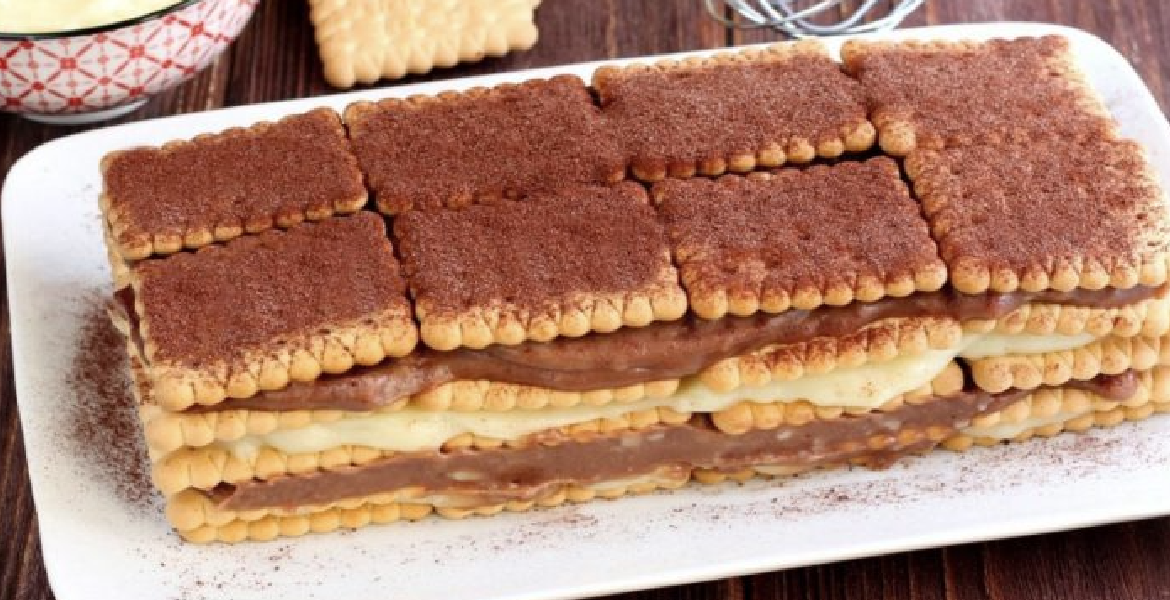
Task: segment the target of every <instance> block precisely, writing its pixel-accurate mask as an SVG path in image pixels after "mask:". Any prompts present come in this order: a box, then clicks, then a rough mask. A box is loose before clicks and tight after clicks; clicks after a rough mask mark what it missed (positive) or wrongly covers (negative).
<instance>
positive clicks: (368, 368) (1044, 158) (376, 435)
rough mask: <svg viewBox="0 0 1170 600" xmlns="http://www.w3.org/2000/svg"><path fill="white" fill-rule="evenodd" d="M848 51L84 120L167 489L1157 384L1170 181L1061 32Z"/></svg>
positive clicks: (631, 461)
mask: <svg viewBox="0 0 1170 600" xmlns="http://www.w3.org/2000/svg"><path fill="white" fill-rule="evenodd" d="M842 55H843V58H844V64H843V65H838V64H837V63H835V62H834V61H833V60H832V59H831V58H830V57H829V55H828V54H827V52H826V51H825V49H824V48H823V47H821V46H820V45H819V44H817V43H814V42H797V43H794V44H781V45H776V46H771V47H768V48H766V49H749V50H745V51H742V52H737V53H729V54H722V55H717V56H715V57H712V58H707V59H694V60H684V61H677V62H674V61H670V62H660V63H655V64H652V65H639V66H632V67H623V68H603V69H600V70H598V71H597V73H596V74H595V76H594V81H593V88H594V91H595V92H596V100H594V95H593V94H591V93H590V90H589V89H588V88H587V87H586V86H585V84H584V83H583V82H581V81H580V80H579V79H577V78H575V77H572V76H559V77H554V78H552V79H550V80H534V81H528V82H524V83H520V84H505V85H501V86H498V87H495V88H491V89H482V88H476V89H472V90H467V91H464V92H448V93H443V94H440V95H438V96H435V97H414V98H409V99H405V100H399V99H387V100H382V101H380V102H377V103H358V104H354V105H351V106H350V107H349V108H348V109H347V110H346V111H345V113H344V116H343V117H340V118H339V116H338V115H337V114H336V113H333V112H332V111H330V110H328V109H319V110H317V111H313V112H311V113H306V114H305V115H298V116H293V117H289V118H286V119H284V120H282V121H279V122H277V123H271V124H261V125H257V126H254V127H252V128H249V129H246V130H238V129H237V130H229V131H228V132H224V133H222V134H216V135H211V136H201V137H199V138H195V139H194V140H192V141H190V142H176V143H172V144H168V145H167V146H164V147H162V148H159V149H149V148H145V149H132V150H126V151H119V152H117V153H114V154H111V155H110V156H109V157H107V159H106V160H105V161H104V162H103V173H104V175H105V189H104V192H103V198H102V208H103V213H104V215H105V220H106V224H107V244H108V249H109V255H110V258H111V262H112V264H113V266H114V271H115V273H116V277H115V279H116V283H117V284H118V288H119V291H118V292H117V293H116V294H115V302H113V303H112V310H111V313H112V315H113V318H114V320H115V322H116V323H117V324H118V326H119V328H120V330H121V331H123V333H125V334H126V337H127V340H128V345H127V347H128V351H129V353H130V355H131V362H132V367H133V371H134V373H133V374H134V377H135V381H136V383H137V390H138V396H139V403H140V406H139V412H140V415H141V417H142V420H143V424H144V432H145V437H146V440H147V442H148V447H149V449H150V454H151V461H152V465H153V479H154V482H155V484H156V485H157V486H158V488H159V489H160V490H161V491H162V493H163V494H164V495H165V496H166V498H167V517H168V520H169V521H170V522H171V524H172V525H173V526H174V527H175V528H176V530H178V532H179V533H180V534H181V535H182V536H183V537H184V538H185V539H188V540H191V541H197V542H209V541H226V542H233V541H240V540H244V539H256V540H262V539H271V538H273V537H276V536H295V535H301V534H304V533H308V532H324V531H330V530H334V529H337V528H341V527H360V526H363V525H365V524H367V523H371V522H374V523H383V522H389V521H395V520H400V519H418V518H422V517H424V516H426V515H428V514H431V513H432V512H437V513H438V514H440V515H443V516H447V517H456V518H458V517H464V516H468V515H490V514H495V513H498V512H501V511H504V510H508V511H523V510H528V509H531V508H533V507H542V506H554V505H558V504H561V503H564V502H566V501H572V502H578V501H584V500H589V499H592V498H595V497H599V496H600V497H617V496H621V495H625V494H629V493H642V492H648V491H652V490H655V489H661V488H675V487H679V486H681V485H684V484H685V483H687V482H688V481H690V480H692V479H694V480H697V481H699V482H703V483H715V482H719V481H723V480H726V479H729V478H730V479H735V480H742V479H746V478H749V477H753V476H775V475H787V474H793V473H799V472H803V471H808V470H811V469H816V468H825V467H833V466H840V465H848V464H857V465H865V466H872V467H883V466H886V465H889V464H891V463H892V462H893V461H895V460H897V459H899V458H901V457H903V456H906V455H909V454H915V453H920V452H923V451H927V450H930V449H932V448H935V447H938V446H944V447H948V448H952V449H965V448H967V447H970V446H971V445H974V444H993V443H998V442H1000V441H1002V440H1013V439H1025V438H1028V437H1031V436H1033V435H1054V434H1056V433H1059V432H1061V431H1064V430H1083V429H1086V428H1088V427H1092V426H1095V425H1112V424H1116V423H1118V422H1121V421H1123V420H1136V419H1141V418H1145V417H1147V416H1149V415H1151V414H1153V413H1155V412H1158V411H1167V410H1170V394H1168V393H1167V390H1166V382H1167V375H1170V370H1168V369H1167V365H1170V344H1167V341H1168V340H1167V337H1166V336H1167V334H1168V333H1170V332H1168V329H1170V308H1168V304H1167V303H1168V302H1170V300H1167V299H1166V278H1167V264H1168V262H1167V261H1168V257H1170V253H1168V251H1167V244H1168V243H1170V235H1168V234H1170V231H1168V228H1170V214H1168V212H1167V208H1166V204H1165V200H1164V196H1163V192H1162V190H1161V188H1160V187H1159V185H1158V183H1157V181H1156V180H1155V177H1154V175H1153V173H1152V169H1151V167H1150V165H1149V164H1148V162H1147V160H1146V158H1145V156H1144V153H1143V151H1142V149H1141V148H1140V146H1138V145H1137V144H1136V143H1134V142H1131V141H1127V140H1124V139H1122V138H1121V137H1120V136H1119V135H1118V133H1117V130H1116V125H1115V124H1114V123H1113V121H1112V120H1111V118H1110V117H1109V116H1108V113H1107V111H1105V109H1104V108H1103V107H1102V106H1101V104H1100V102H1099V100H1098V99H1097V98H1096V97H1095V95H1094V94H1093V92H1092V91H1091V89H1090V88H1089V86H1088V84H1087V83H1086V82H1085V81H1084V79H1083V77H1082V76H1081V75H1080V74H1079V73H1078V72H1077V71H1076V69H1075V67H1074V66H1073V64H1072V59H1071V57H1070V54H1069V49H1068V47H1067V42H1066V41H1065V40H1064V39H1063V38H1059V37H1046V38H1036V39H1028V38H1024V39H1020V40H1014V41H1002V40H994V41H990V42H961V43H943V42H902V43H894V44H891V43H884V42H848V43H847V44H846V45H845V48H844V50H843V52H842ZM938 73H946V74H947V75H948V76H947V77H939V76H938ZM1008 80H1010V81H1012V82H1015V85H1014V86H1007V85H999V84H1000V83H1002V82H1003V81H1008ZM972 89H978V90H980V93H979V94H977V95H973V94H971V93H970V90H972ZM342 121H344V126H343V125H342ZM878 148H880V151H879V150H878ZM883 153H884V154H886V156H883V155H881V154H883ZM310 156H311V157H312V158H311V159H310V158H309V157H310ZM293 165H296V167H299V168H296V167H294V166H293ZM627 175H629V176H631V177H632V179H631V180H626V178H627ZM635 180H640V182H638V181H635ZM367 189H368V190H369V192H368V193H367ZM379 212H381V213H382V214H379Z"/></svg>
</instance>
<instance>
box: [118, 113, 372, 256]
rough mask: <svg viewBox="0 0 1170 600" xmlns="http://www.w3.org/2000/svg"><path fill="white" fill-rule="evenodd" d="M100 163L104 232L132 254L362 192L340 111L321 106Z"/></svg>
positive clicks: (275, 221)
mask: <svg viewBox="0 0 1170 600" xmlns="http://www.w3.org/2000/svg"><path fill="white" fill-rule="evenodd" d="M101 170H102V181H103V188H102V194H101V198H100V204H101V209H102V214H103V216H104V219H105V222H106V225H107V226H108V227H109V230H110V239H112V240H113V242H114V243H115V244H116V245H117V252H118V254H119V255H121V256H122V258H124V259H126V260H131V261H133V260H139V259H142V258H146V257H148V256H151V255H156V254H171V253H174V252H178V251H180V250H183V249H193V248H199V247H202V246H206V245H208V244H211V243H214V242H220V241H224V240H229V239H232V238H235V237H238V236H240V235H243V234H245V233H256V232H259V231H264V230H267V229H272V228H278V227H279V228H284V227H289V226H292V225H295V224H297V223H301V222H303V221H316V220H320V219H324V218H327V217H329V216H331V215H334V214H343V213H352V212H354V211H357V210H358V209H360V208H361V207H362V206H363V205H365V203H366V200H367V194H366V188H365V186H364V185H363V184H362V174H361V172H360V171H359V170H358V164H357V159H356V158H355V157H354V156H353V154H352V153H351V152H350V144H349V140H348V139H347V138H346V133H345V129H344V128H343V127H342V124H341V119H340V118H339V117H338V115H337V113H335V112H333V110H331V109H328V108H318V109H316V110H313V111H310V112H307V113H304V114H298V115H292V116H289V117H285V118H283V119H281V120H279V121H276V122H271V123H269V122H265V123H259V124H256V125H253V126H251V127H249V128H247V129H242V128H234V129H228V130H226V131H223V132H220V133H215V134H206V135H201V136H198V137H195V138H193V139H191V140H181V141H175V142H171V143H168V144H166V145H163V146H161V147H158V148H147V147H142V148H132V149H129V150H118V151H115V152H111V153H110V154H108V155H106V156H105V157H104V158H103V159H102V163H101Z"/></svg>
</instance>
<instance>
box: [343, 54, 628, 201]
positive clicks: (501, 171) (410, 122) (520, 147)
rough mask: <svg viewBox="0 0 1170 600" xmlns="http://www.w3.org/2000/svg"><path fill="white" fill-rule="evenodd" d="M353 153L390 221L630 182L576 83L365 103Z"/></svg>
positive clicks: (359, 106) (358, 110)
mask: <svg viewBox="0 0 1170 600" xmlns="http://www.w3.org/2000/svg"><path fill="white" fill-rule="evenodd" d="M345 122H346V124H347V125H348V126H349V132H350V136H351V138H352V139H353V145H354V150H355V151H356V152H357V156H358V158H359V159H360V161H361V165H362V170H363V171H364V172H365V174H366V177H367V179H368V181H369V185H370V189H371V190H372V191H373V192H374V196H375V199H376V200H377V203H378V208H379V209H381V210H382V211H383V212H385V213H387V214H392V215H393V214H399V213H403V212H406V211H409V210H412V209H416V208H419V209H426V208H437V207H443V206H449V207H458V206H466V205H468V204H472V203H475V202H479V201H484V200H494V199H499V198H514V197H518V196H522V195H525V194H529V193H532V192H539V191H548V190H555V189H560V188H564V187H572V186H574V185H579V184H605V183H612V182H616V181H620V180H621V179H622V178H624V176H625V173H624V162H623V156H622V151H621V149H620V147H619V146H618V144H617V142H616V140H615V139H614V138H613V136H612V134H611V131H610V128H609V127H608V126H607V125H606V123H605V121H604V119H603V118H602V116H601V113H600V111H599V110H598V108H597V107H596V106H594V104H593V99H592V97H591V96H590V95H589V90H588V89H586V87H585V84H584V83H583V82H582V81H581V80H580V79H579V78H577V77H576V76H573V75H558V76H556V77H553V78H551V79H548V80H542V79H532V80H528V81H525V82H523V83H518V84H513V83H507V84H501V85H498V86H495V87H492V88H473V89H470V90H466V91H462V92H444V93H442V94H439V95H438V96H412V97H410V98H406V99H400V98H386V99H384V100H381V101H379V102H377V103H373V102H358V103H355V104H352V105H350V106H349V107H348V108H347V109H346V110H345Z"/></svg>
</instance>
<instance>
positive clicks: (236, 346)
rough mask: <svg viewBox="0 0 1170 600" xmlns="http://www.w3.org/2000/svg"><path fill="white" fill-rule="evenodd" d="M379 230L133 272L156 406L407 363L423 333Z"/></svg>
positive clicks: (258, 245)
mask: <svg viewBox="0 0 1170 600" xmlns="http://www.w3.org/2000/svg"><path fill="white" fill-rule="evenodd" d="M384 227H385V226H384V224H383V222H382V219H381V217H379V216H377V215H375V214H373V213H368V212H366V213H361V214H359V215H355V216H351V217H343V218H335V219H329V220H326V221H321V222H319V223H315V224H303V225H298V226H295V227H292V228H290V229H288V230H286V231H268V232H265V233H262V234H260V235H256V236H248V237H244V238H240V239H237V240H233V241H232V242H230V243H228V244H227V245H224V246H208V247H205V248H202V249H200V250H198V251H196V252H194V253H184V254H177V255H174V256H171V257H168V258H165V259H160V260H149V261H142V262H139V263H137V264H135V266H134V268H133V273H132V286H133V289H134V294H135V312H136V314H137V316H138V319H139V332H140V334H141V338H142V342H143V358H144V359H145V361H144V362H145V363H146V369H147V373H148V378H149V379H150V381H151V384H152V386H153V391H152V395H153V397H154V399H155V400H156V401H157V402H158V404H159V405H160V406H162V407H163V408H165V409H167V410H182V409H184V408H187V407H189V406H191V405H194V404H201V405H210V404H216V403H218V402H221V401H223V400H224V399H225V398H228V397H232V398H246V397H249V396H251V395H253V394H255V393H256V392H257V391H258V390H272V389H280V388H283V387H284V386H286V385H288V383H289V382H290V381H311V380H313V379H316V378H317V377H318V376H320V374H322V373H340V372H344V371H346V370H349V369H350V368H352V367H354V366H355V365H373V364H377V363H378V362H380V361H382V360H383V359H384V358H386V357H387V356H404V355H406V354H409V353H410V352H411V351H412V350H413V349H414V347H415V343H416V341H417V337H418V334H417V330H416V328H415V324H414V321H413V319H412V318H411V314H410V304H409V302H408V301H407V299H406V290H405V283H404V282H403V281H402V278H401V276H400V275H399V267H398V262H397V260H396V259H395V257H394V252H393V248H392V247H391V245H390V241H389V239H388V238H387V237H386V236H385V228H384ZM241 281H246V282H248V283H247V284H246V285H241Z"/></svg>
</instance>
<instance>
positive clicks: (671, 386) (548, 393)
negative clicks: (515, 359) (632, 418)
mask: <svg viewBox="0 0 1170 600" xmlns="http://www.w3.org/2000/svg"><path fill="white" fill-rule="evenodd" d="M679 382H680V380H678V379H664V380H661V381H651V382H648V383H639V384H634V385H630V386H626V387H622V388H609V389H597V390H589V391H585V392H579V391H564V390H553V389H549V388H542V387H534V386H528V385H518V384H514V383H501V382H498V381H485V380H475V381H472V380H465V381H452V382H451V383H445V384H443V385H440V386H437V387H435V388H434V389H430V390H427V391H425V392H421V393H419V394H416V395H414V396H412V397H411V398H410V401H409V402H408V403H407V404H405V405H404V407H414V408H421V409H424V410H456V411H476V410H483V411H506V410H537V409H556V408H570V407H573V406H604V405H607V404H626V403H630V402H637V401H639V400H644V399H647V398H667V397H670V396H671V395H672V394H674V393H675V392H676V391H677V390H678V386H679Z"/></svg>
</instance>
